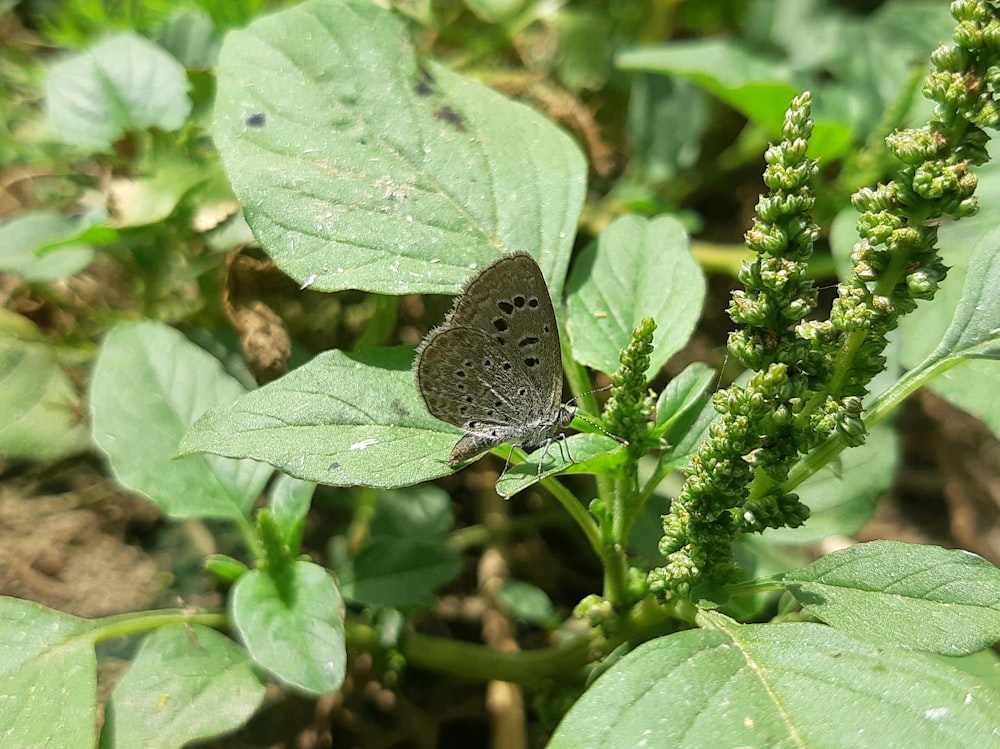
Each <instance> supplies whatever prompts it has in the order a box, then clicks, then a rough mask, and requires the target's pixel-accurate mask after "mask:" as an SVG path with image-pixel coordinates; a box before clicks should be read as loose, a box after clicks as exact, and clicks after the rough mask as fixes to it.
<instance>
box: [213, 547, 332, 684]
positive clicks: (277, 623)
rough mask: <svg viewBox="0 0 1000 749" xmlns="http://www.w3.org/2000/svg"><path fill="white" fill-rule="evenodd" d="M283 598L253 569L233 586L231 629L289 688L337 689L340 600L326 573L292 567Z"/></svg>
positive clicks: (264, 575)
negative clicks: (232, 627) (232, 628)
mask: <svg viewBox="0 0 1000 749" xmlns="http://www.w3.org/2000/svg"><path fill="white" fill-rule="evenodd" d="M287 583H288V587H287V589H286V590H285V593H286V595H285V596H284V597H283V595H282V593H281V592H280V591H281V590H282V589H283V587H284V586H283V585H279V584H278V582H277V581H275V580H274V579H273V578H272V577H270V576H269V575H268V574H267V573H266V572H264V571H263V570H253V571H252V572H248V573H247V574H246V575H244V576H243V577H241V578H240V579H239V580H238V581H237V583H236V585H235V586H234V587H233V590H232V594H231V596H230V599H229V606H230V610H231V612H232V617H233V626H234V627H235V628H236V631H237V632H239V635H240V639H241V640H242V641H243V644H244V645H246V646H247V650H249V651H250V655H252V656H253V659H254V660H255V661H256V662H257V663H259V664H260V665H261V666H263V667H264V668H266V669H267V670H268V671H270V672H271V673H273V674H274V675H275V676H277V677H278V678H279V679H281V680H282V681H284V682H285V683H286V684H289V685H291V686H293V687H298V688H299V689H302V690H303V691H305V692H308V693H311V694H322V693H324V692H332V691H334V690H336V689H339V688H340V685H341V684H342V683H343V681H344V674H345V672H346V668H347V651H346V649H345V643H344V602H343V600H342V599H341V597H340V592H339V591H338V590H337V586H336V585H335V584H334V582H333V580H332V579H331V578H330V575H329V574H328V573H327V571H326V570H325V569H323V568H322V567H320V566H318V565H315V564H311V563H309V562H296V563H295V564H294V565H292V567H291V569H290V576H289V579H288V581H287Z"/></svg>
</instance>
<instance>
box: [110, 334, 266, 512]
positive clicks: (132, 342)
mask: <svg viewBox="0 0 1000 749" xmlns="http://www.w3.org/2000/svg"><path fill="white" fill-rule="evenodd" d="M242 392H244V391H243V387H242V386H241V385H240V384H239V383H238V382H237V381H236V380H234V379H233V378H232V377H230V376H229V375H227V374H225V372H223V370H222V366H221V365H220V364H219V361H218V360H217V359H215V358H214V357H212V356H211V355H210V354H208V353H206V352H205V351H204V350H202V349H200V348H198V347H197V346H195V345H194V344H193V343H191V342H190V341H188V340H187V339H186V338H185V337H184V336H182V335H181V334H180V333H178V332H177V331H176V330H174V329H172V328H170V327H168V326H166V325H163V324H162V323H156V322H149V321H146V322H137V323H127V324H123V325H119V326H117V327H115V328H113V329H112V330H111V332H110V333H108V335H107V337H106V338H105V339H104V342H103V343H102V345H101V351H100V353H99V355H98V357H97V362H96V364H95V366H94V372H93V376H92V379H91V385H90V408H91V413H92V419H91V421H92V424H93V436H94V441H95V442H96V443H97V445H98V447H100V448H101V449H102V450H103V451H104V452H105V453H106V454H107V456H108V459H109V461H110V462H111V469H112V472H113V474H114V476H115V478H116V479H117V480H118V481H120V482H121V483H122V484H124V485H125V486H127V487H128V488H129V489H132V490H133V491H137V492H140V493H142V494H144V495H145V496H147V497H149V498H150V499H151V500H152V501H153V502H155V503H156V504H157V506H159V507H160V508H161V509H162V510H163V511H164V512H165V513H167V514H168V515H172V516H174V517H221V518H234V517H239V516H246V515H247V514H248V513H249V511H250V507H251V505H252V504H253V502H254V500H255V499H256V498H257V496H258V495H259V494H260V492H261V490H262V489H263V488H264V484H265V483H266V482H267V479H268V477H269V476H270V474H271V470H270V468H268V467H267V466H262V465H260V464H256V463H251V462H236V461H231V460H220V459H218V458H214V457H211V456H200V455H199V456H196V457H193V458H187V459H185V460H174V459H173V458H174V457H175V456H176V455H177V452H178V445H179V443H180V441H181V437H183V436H184V433H185V432H186V431H187V429H188V427H189V426H190V425H191V424H192V423H193V422H194V421H195V420H196V419H197V418H198V417H199V416H201V415H202V414H203V413H204V412H205V411H207V410H208V409H209V408H211V407H212V406H216V405H218V404H220V403H228V402H229V401H231V400H233V399H234V398H236V397H237V396H239V394H240V393H242Z"/></svg>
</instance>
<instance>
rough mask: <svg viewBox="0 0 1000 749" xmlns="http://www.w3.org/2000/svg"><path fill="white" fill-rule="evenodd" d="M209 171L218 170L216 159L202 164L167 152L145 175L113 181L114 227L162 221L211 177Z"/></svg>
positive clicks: (211, 172) (144, 224) (143, 224)
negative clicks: (149, 173) (148, 174)
mask: <svg viewBox="0 0 1000 749" xmlns="http://www.w3.org/2000/svg"><path fill="white" fill-rule="evenodd" d="M213 171H215V172H218V171H220V167H219V164H218V162H212V163H202V162H198V161H194V160H193V159H186V158H180V157H178V156H177V155H173V154H171V155H161V156H160V157H159V158H158V159H157V161H156V170H155V171H154V172H153V174H152V175H150V176H148V177H140V178H122V179H118V180H115V181H114V182H113V183H112V193H113V196H114V201H115V207H116V209H117V210H116V211H115V221H114V224H115V226H117V227H135V226H149V225H151V224H156V223H158V222H160V221H163V219H165V218H167V217H168V216H170V214H172V213H173V212H174V210H175V209H176V208H177V205H178V204H179V203H180V202H181V200H182V199H183V198H184V197H185V195H187V194H188V193H189V192H190V191H191V190H192V189H194V188H195V187H197V186H199V185H202V184H204V183H206V182H208V181H209V180H210V179H212V177H213Z"/></svg>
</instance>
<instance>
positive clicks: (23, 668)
mask: <svg viewBox="0 0 1000 749" xmlns="http://www.w3.org/2000/svg"><path fill="white" fill-rule="evenodd" d="M93 630H94V625H93V624H92V623H91V622H88V621H86V620H84V619H78V618H77V617H75V616H69V615H68V614H63V613H61V612H58V611H53V610H52V609H47V608H45V607H44V606H41V605H39V604H37V603H33V602H31V601H22V600H20V599H17V598H6V597H3V598H0V703H2V704H3V710H0V736H3V739H4V741H3V743H4V745H5V746H11V747H35V746H38V747H41V746H52V747H63V746H66V747H70V746H93V745H94V738H95V733H96V720H97V657H96V655H95V654H94V637H93Z"/></svg>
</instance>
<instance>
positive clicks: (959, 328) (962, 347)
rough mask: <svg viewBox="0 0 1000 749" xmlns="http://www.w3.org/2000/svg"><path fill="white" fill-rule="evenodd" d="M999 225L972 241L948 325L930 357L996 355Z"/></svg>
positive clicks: (999, 348)
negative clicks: (962, 284) (969, 255)
mask: <svg viewBox="0 0 1000 749" xmlns="http://www.w3.org/2000/svg"><path fill="white" fill-rule="evenodd" d="M998 288H1000V229H994V230H993V231H991V232H990V233H989V234H987V235H986V236H984V237H983V238H982V239H980V240H979V242H978V243H977V244H976V247H975V249H973V251H972V257H971V259H970V260H969V268H968V270H967V271H966V274H965V288H964V289H963V290H962V296H961V298H960V299H959V300H958V307H957V309H956V310H955V316H954V317H953V318H952V320H951V325H949V326H948V329H947V330H946V331H945V333H944V336H943V337H942V338H941V342H940V343H939V344H938V347H937V348H936V349H935V350H934V352H932V353H931V354H930V356H929V358H930V359H931V360H934V359H936V358H944V357H961V358H966V359H1000V298H998V295H997V293H996V292H997V289H998Z"/></svg>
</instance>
